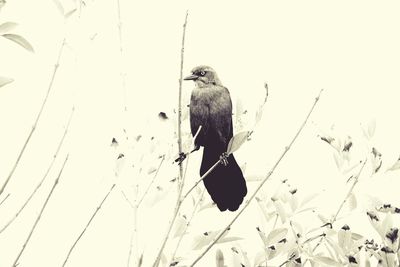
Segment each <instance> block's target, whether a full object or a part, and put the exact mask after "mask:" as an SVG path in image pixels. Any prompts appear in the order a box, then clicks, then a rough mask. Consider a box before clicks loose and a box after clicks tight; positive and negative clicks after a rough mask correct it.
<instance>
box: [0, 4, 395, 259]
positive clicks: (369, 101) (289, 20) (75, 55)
mask: <svg viewBox="0 0 400 267" xmlns="http://www.w3.org/2000/svg"><path fill="white" fill-rule="evenodd" d="M61 3H62V4H63V6H64V9H65V13H66V12H68V11H70V10H72V9H73V8H75V7H77V6H79V1H77V2H74V1H72V2H69V1H62V2H61ZM399 8H400V4H399V2H398V1H384V2H378V1H351V2H349V1H335V2H328V1H301V2H300V1H279V2H278V1H275V2H272V1H249V2H247V3H246V4H244V2H242V3H241V4H239V3H238V2H235V3H233V1H218V2H216V1H147V2H145V3H144V2H139V1H123V0H121V20H122V46H123V57H122V58H121V55H120V50H119V49H120V42H119V35H118V13H117V2H116V1H87V2H86V7H83V9H82V10H81V12H79V11H77V12H76V13H75V14H73V15H72V16H71V17H70V18H69V19H68V20H64V19H63V17H62V16H61V15H60V12H59V10H57V7H56V5H55V4H54V2H53V1H9V2H8V3H7V4H6V5H5V7H4V8H3V9H2V10H1V13H0V23H2V22H6V21H14V22H17V23H18V24H19V27H18V28H17V30H16V31H15V32H16V33H18V34H21V35H22V36H24V37H25V38H26V39H27V40H29V42H30V43H31V44H32V46H33V47H34V49H35V53H33V54H32V53H29V52H26V51H25V50H24V49H22V48H21V47H19V46H18V45H16V44H15V43H12V42H10V41H9V40H6V39H4V38H0V51H1V60H0V75H1V76H6V77H12V78H13V79H14V80H15V81H14V82H13V83H11V84H9V85H7V86H5V87H2V88H0V123H1V131H0V181H3V180H4V179H5V177H6V176H7V175H8V173H9V171H10V170H11V168H12V165H13V164H14V162H15V159H16V157H17V155H18V153H19V150H20V148H21V147H22V144H23V142H24V141H25V139H26V137H27V135H28V133H29V131H30V129H31V126H32V124H33V122H34V120H35V116H36V114H37V112H38V110H39V108H40V105H41V101H42V99H43V97H44V95H45V93H46V90H47V87H48V83H49V81H50V77H51V74H52V71H53V68H54V64H55V62H56V58H57V54H58V51H59V47H60V45H61V42H62V40H63V38H64V37H65V38H66V40H67V45H66V47H65V49H64V52H63V55H62V58H61V61H60V67H59V70H58V73H57V76H56V78H55V83H54V85H53V88H52V92H51V94H50V97H49V100H48V103H47V105H46V107H45V110H44V113H43V116H42V118H41V119H40V121H39V124H38V128H37V130H36V131H35V133H34V136H33V137H32V140H31V142H30V143H29V145H28V148H27V150H26V153H25V154H24V155H23V158H22V160H21V162H20V163H19V166H18V168H17V170H16V172H15V174H14V176H13V178H12V179H11V181H10V183H9V185H8V186H7V188H6V192H5V193H10V194H11V195H10V197H9V199H8V200H7V202H5V203H4V204H3V205H2V206H1V207H0V214H1V215H0V225H3V224H4V223H5V222H7V221H8V220H9V218H11V217H12V216H13V215H14V214H15V211H16V210H17V209H18V208H19V207H20V205H22V203H23V201H24V200H25V199H26V198H27V196H28V195H29V193H30V192H31V190H32V189H33V188H34V187H35V185H36V184H37V183H38V181H40V179H41V178H42V176H43V173H44V172H45V170H46V168H47V167H48V165H49V164H50V161H51V159H52V155H53V153H54V151H55V149H56V147H57V144H58V142H59V139H60V137H61V135H62V133H63V130H64V126H65V124H66V121H67V119H68V116H69V114H70V111H71V108H72V106H73V105H74V106H75V108H76V110H75V113H74V117H73V121H72V124H71V126H70V132H69V133H68V136H67V139H66V141H65V143H64V145H63V147H62V150H61V151H60V154H59V158H58V159H57V161H56V164H55V166H54V168H53V170H52V171H51V173H50V175H49V178H48V180H46V183H45V184H44V185H43V187H42V188H41V189H40V191H39V192H38V194H37V195H36V196H35V198H34V199H33V201H32V202H31V203H30V204H29V206H27V208H26V209H25V210H24V212H23V213H21V215H20V216H19V217H18V218H17V219H16V221H15V222H14V223H13V224H12V225H11V226H10V227H9V228H8V229H7V230H6V231H5V232H4V233H2V234H1V235H0V266H10V265H11V263H12V262H13V260H14V259H15V257H16V255H17V254H18V251H19V250H20V248H21V246H22V244H23V242H24V240H25V238H26V236H27V234H28V233H29V231H30V229H31V227H32V224H33V221H34V220H35V218H36V216H37V214H38V212H39V210H40V207H41V205H42V203H43V201H44V199H45V197H46V195H47V193H48V191H49V189H50V188H51V186H52V181H54V178H55V177H56V175H57V173H58V171H59V168H60V166H61V163H62V161H63V158H64V157H65V155H66V153H69V154H70V159H69V162H68V163H67V166H66V168H65V170H64V173H63V176H62V178H61V181H60V184H59V185H58V186H57V188H56V191H55V192H54V195H53V196H52V199H51V200H50V202H49V204H48V207H47V208H46V210H45V212H44V214H43V217H42V219H41V221H40V222H39V225H38V227H37V229H36V230H35V232H34V234H33V236H32V239H31V242H30V243H29V245H28V247H27V248H26V250H25V252H24V254H23V256H22V258H21V260H20V266H60V265H61V263H62V261H63V259H64V257H65V255H66V253H67V251H68V249H69V248H70V246H71V245H72V243H73V241H74V240H75V238H76V237H77V235H78V234H79V232H80V231H81V229H82V228H83V226H84V225H85V224H86V222H87V221H88V219H89V218H90V216H91V214H92V213H93V211H94V210H95V208H96V207H97V205H98V203H100V201H101V199H102V198H103V196H104V195H105V194H106V192H107V190H108V188H109V187H110V185H111V184H112V183H114V182H117V187H116V189H115V191H114V192H113V193H112V195H110V198H109V200H108V201H107V202H106V203H105V204H104V206H103V207H102V209H101V210H100V212H99V214H98V215H97V217H96V218H95V220H94V221H93V225H91V226H90V228H89V229H88V230H87V232H86V234H85V236H84V237H83V238H82V240H81V242H80V243H78V246H77V248H76V250H75V251H74V253H73V255H72V256H71V258H70V262H69V266H126V262H127V257H128V251H129V240H130V233H131V230H132V229H131V228H132V227H131V226H132V222H133V217H132V210H131V209H130V207H129V205H127V202H126V201H125V200H124V198H123V197H122V194H121V190H126V191H127V192H130V191H129V190H130V189H131V188H130V185H132V184H133V183H134V180H135V178H136V177H135V173H134V171H129V167H130V166H131V165H132V164H140V163H138V162H137V161H138V159H139V158H140V156H141V155H145V156H146V160H147V161H146V160H145V164H144V165H143V168H145V169H147V168H149V167H152V166H157V164H158V162H157V160H156V159H155V158H156V156H157V155H158V153H163V152H162V151H166V149H167V145H164V146H162V145H161V146H156V147H155V152H153V153H151V151H150V150H149V146H148V145H147V143H151V142H150V141H149V140H150V137H152V136H155V137H156V140H159V142H160V144H164V143H163V142H165V141H168V142H170V143H173V142H174V139H173V137H174V133H173V131H174V127H173V124H174V123H173V122H172V121H173V120H175V117H174V109H176V108H177V97H178V78H179V64H180V47H181V34H182V24H183V21H184V16H185V12H186V10H189V18H188V25H187V34H186V44H185V63H184V74H188V73H189V72H190V70H191V69H192V68H193V67H194V66H196V65H202V64H206V65H210V66H212V67H213V68H214V69H215V70H216V71H217V73H218V74H219V77H220V79H221V81H222V83H223V84H224V85H225V86H226V87H228V88H229V89H230V91H231V95H232V98H233V101H234V105H235V104H236V103H237V102H238V99H240V101H241V104H242V106H243V109H245V110H248V113H247V114H246V115H245V116H244V117H243V120H244V122H245V125H244V129H246V128H247V129H249V128H251V126H252V125H253V123H254V117H255V111H256V109H257V107H258V106H259V105H260V103H261V102H262V100H263V98H264V93H265V90H264V87H263V85H264V82H267V83H268V85H269V98H268V102H267V104H266V107H265V111H264V114H263V118H262V120H261V121H260V123H259V125H258V126H257V128H256V129H255V133H254V135H253V138H252V140H251V141H250V142H248V143H246V144H245V145H244V146H243V148H241V150H240V151H238V152H237V153H236V157H237V159H238V161H239V162H241V164H243V163H244V162H246V163H247V167H246V173H248V174H256V175H261V174H266V173H267V171H268V170H269V168H270V167H271V166H272V165H273V164H274V162H275V161H276V159H277V158H278V156H279V155H280V153H281V152H282V151H283V149H284V147H285V146H286V145H287V144H288V143H289V141H290V139H291V138H292V136H293V135H294V134H295V132H296V130H297V129H298V127H299V125H300V124H301V122H302V120H303V119H304V117H305V115H306V113H307V112H308V109H309V108H310V107H311V105H312V103H313V101H314V98H315V97H316V96H317V94H318V92H319V90H320V89H321V88H324V92H323V94H322V97H321V101H320V102H319V103H318V106H317V108H316V109H315V112H314V113H313V115H312V117H311V119H310V121H309V123H308V125H307V126H306V128H305V129H304V132H303V133H302V134H301V136H300V137H299V139H298V140H297V142H296V143H295V145H294V146H293V147H292V150H290V151H289V153H288V155H287V157H286V158H284V160H283V161H282V163H281V165H280V166H279V168H278V169H277V171H276V173H275V174H274V175H273V177H272V178H271V181H269V182H267V184H266V185H265V187H266V188H267V190H266V191H265V192H264V193H265V195H266V196H268V197H270V196H271V195H272V194H273V193H274V191H275V189H276V186H277V184H279V181H280V180H282V179H284V178H287V179H289V181H290V184H291V185H292V186H293V187H296V188H297V189H298V191H299V194H301V196H306V195H308V194H310V193H320V196H319V197H318V198H317V199H316V201H315V204H316V206H318V207H319V210H320V212H321V213H322V214H324V215H325V216H326V217H329V216H330V215H331V214H333V213H334V212H335V211H336V210H337V208H338V206H339V204H340V202H341V201H342V200H343V198H344V196H345V194H346V192H347V189H346V188H347V187H346V180H347V178H348V177H346V176H343V175H341V173H340V172H339V171H338V170H337V167H336V165H335V162H334V159H333V157H332V148H331V147H329V146H328V145H327V144H326V143H324V142H322V141H320V139H319V138H318V135H321V134H324V133H325V132H328V133H329V132H330V129H331V127H332V125H335V126H334V131H333V132H332V133H331V134H333V135H335V136H338V137H341V138H345V137H346V136H348V135H351V136H352V139H353V141H354V150H355V155H354V158H353V159H352V160H354V161H355V162H356V161H358V160H362V159H364V157H365V155H367V154H368V152H369V149H370V147H372V146H375V147H377V148H378V150H379V151H380V152H381V153H382V154H383V166H382V170H386V169H387V168H388V167H390V166H391V165H392V164H393V163H394V162H395V161H396V160H397V158H398V157H399V155H400V141H399V136H400V127H399V126H398V114H399V93H398V90H399V88H400V80H399V72H400V50H399V47H400V38H399V34H398V30H399V25H400V17H399V16H398V10H399ZM79 13H80V16H79ZM121 72H125V73H126V86H125V88H126V97H125V100H124V95H125V93H124V89H123V86H122V79H121V75H120V73H121ZM192 87H193V84H192V83H190V82H185V83H184V85H183V90H184V104H185V105H186V104H187V103H188V98H189V95H190V90H191V88H192ZM124 101H126V105H127V107H128V111H127V112H124V111H123V108H124ZM160 111H163V112H166V114H167V115H168V116H169V117H170V120H169V121H168V122H165V123H163V122H160V121H159V119H158V117H157V115H158V113H159V112H160ZM186 111H187V110H186V109H185V110H184V113H185V112H186ZM371 121H375V122H376V132H375V136H374V137H373V138H372V139H371V140H370V143H369V144H366V141H365V138H364V137H363V134H362V127H363V126H365V125H368V124H369V123H370V122H371ZM183 124H184V127H185V131H186V130H187V129H188V128H187V127H188V124H189V122H188V120H187V119H186V120H184V122H183ZM124 128H125V129H126V130H127V132H128V135H129V138H130V141H129V142H127V143H126V142H123V139H124V133H123V129H124ZM139 134H140V135H142V136H143V137H142V138H143V143H144V144H143V145H141V146H139V145H138V146H137V147H133V148H132V147H131V144H132V142H133V141H132V140H133V139H134V137H136V136H137V135H139ZM113 137H115V138H117V140H118V141H119V142H120V147H119V148H117V151H114V149H113V148H111V147H110V144H111V140H112V138H113ZM146 142H147V143H146ZM366 147H368V149H367V148H366ZM174 149H176V148H174ZM118 153H124V154H126V160H125V162H124V167H122V168H119V167H118V168H117V169H118V171H120V170H122V171H121V173H120V174H119V176H118V177H116V176H115V175H114V172H115V164H116V160H115V158H116V155H118ZM168 153H170V155H169V156H170V158H168V159H167V160H166V162H165V165H164V166H165V168H163V169H161V171H160V174H159V177H158V178H157V179H158V180H157V182H156V184H157V185H161V186H163V187H165V186H168V184H169V180H171V179H172V178H174V175H177V167H176V166H173V165H171V164H170V162H171V161H172V160H173V157H174V156H175V155H176V153H177V152H176V150H174V151H172V152H171V151H169V152H168ZM198 154H199V153H198ZM190 162H191V163H190V165H189V171H188V181H187V184H192V183H193V181H194V180H195V179H197V178H198V176H197V175H198V171H197V170H198V168H199V164H200V155H195V156H193V157H192V158H191V159H190ZM145 173H146V172H145ZM370 173H371V167H370V165H367V168H366V169H365V173H364V174H363V175H362V177H361V178H360V179H361V181H360V183H359V185H357V187H356V189H355V193H356V195H357V197H359V199H358V200H359V206H358V208H357V210H356V211H355V212H353V213H352V214H353V215H352V216H348V217H346V218H344V219H341V220H340V221H339V223H338V225H339V226H340V225H341V224H344V223H348V224H349V225H350V226H351V227H352V229H357V230H358V232H362V233H364V234H366V235H370V236H373V235H374V234H373V230H372V228H371V227H369V225H368V220H367V218H366V216H365V210H366V209H369V208H371V207H370V206H369V205H370V204H369V202H368V197H367V196H368V195H370V196H375V197H377V198H379V199H380V200H381V201H382V202H385V203H392V204H394V205H397V206H398V205H400V203H399V202H400V201H399V198H398V188H399V185H400V182H399V172H398V171H397V172H396V171H394V172H388V173H384V172H382V173H378V174H377V175H374V176H372V177H370ZM142 178H143V177H142ZM146 178H148V179H150V178H151V176H149V177H144V178H143V179H146ZM127 188H128V189H127ZM253 188H254V183H251V185H249V190H250V192H251V189H253ZM153 189H154V188H153ZM174 192H175V191H174V190H172V191H171V192H170V194H168V196H166V198H165V199H164V201H162V202H158V203H157V204H155V206H150V205H145V206H144V207H143V208H142V209H141V211H140V216H139V218H138V219H139V222H138V223H139V226H138V227H139V232H140V238H139V239H140V247H139V248H138V250H139V251H141V250H144V251H145V256H144V265H143V266H148V265H150V263H151V261H152V259H153V258H154V254H155V253H156V251H157V248H158V247H159V246H160V244H161V237H162V236H163V235H164V234H165V231H166V226H167V224H168V220H169V219H170V218H171V215H172V212H173V201H174V198H175V195H176V193H174ZM149 194H150V195H151V193H149ZM148 202H149V201H148ZM344 215H345V213H344ZM231 217H232V214H229V213H226V212H225V213H220V212H219V211H217V210H216V209H215V208H214V209H212V210H208V211H206V212H203V213H199V214H198V216H197V217H196V218H195V220H194V222H193V224H194V226H193V228H192V235H191V236H193V235H197V234H201V233H203V232H205V231H209V230H217V229H221V228H222V227H223V226H224V225H226V223H227V222H228V220H229V218H231ZM309 217H310V218H309V219H310V222H311V221H313V219H312V218H311V217H315V215H313V214H309ZM261 223H262V222H261V219H260V213H259V211H258V209H257V206H256V205H254V206H253V205H251V206H250V208H249V210H248V211H247V212H245V213H244V214H243V216H242V217H241V218H240V219H239V220H238V221H237V223H236V224H235V227H236V229H235V231H237V232H235V233H237V235H240V236H242V237H244V238H246V241H244V242H243V243H241V246H242V248H243V249H244V250H246V251H248V253H249V256H251V255H253V254H254V253H255V252H256V251H258V250H260V248H261V242H260V240H258V239H257V238H258V237H257V236H256V232H255V227H256V226H257V225H259V224H261ZM302 223H303V224H304V225H306V224H307V222H306V221H302ZM314 223H315V225H314V226H318V223H320V222H318V221H317V222H314ZM266 230H268V229H266ZM357 230H354V231H357ZM189 239H190V238H189ZM185 242H189V243H190V240H187V241H185ZM167 247H168V246H167ZM223 248H224V249H225V250H224V251H226V253H227V254H228V256H227V258H228V259H229V255H230V253H229V246H226V247H223ZM169 250H170V248H167V251H169ZM186 251H190V247H187V246H183V249H182V250H181V252H180V253H179V254H180V255H182V256H183V255H184V254H185V253H186ZM200 251H201V250H200ZM200 251H194V252H191V254H190V255H189V254H188V257H189V258H190V257H194V256H196V255H198V254H199V253H200ZM213 258H214V251H211V252H210V253H209V254H208V256H207V257H206V259H205V260H204V261H202V262H200V264H199V266H210V265H208V263H207V262H210V261H211V262H213V261H214V260H213ZM191 259H193V258H191ZM202 264H203V265H202ZM228 265H229V262H228Z"/></svg>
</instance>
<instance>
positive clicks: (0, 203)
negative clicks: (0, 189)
mask: <svg viewBox="0 0 400 267" xmlns="http://www.w3.org/2000/svg"><path fill="white" fill-rule="evenodd" d="M9 196H10V193H8V194H7V196H6V197H5V198H4V199H3V200H2V201H1V202H0V206H1V205H2V204H3V203H4V202H5V201H6V200H7V198H8V197H9Z"/></svg>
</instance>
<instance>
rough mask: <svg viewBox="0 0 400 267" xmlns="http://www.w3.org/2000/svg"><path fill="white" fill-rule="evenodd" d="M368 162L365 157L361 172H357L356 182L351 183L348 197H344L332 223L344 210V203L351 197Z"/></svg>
mask: <svg viewBox="0 0 400 267" xmlns="http://www.w3.org/2000/svg"><path fill="white" fill-rule="evenodd" d="M366 163H367V159H365V160H364V162H363V164H362V165H361V168H360V170H359V172H358V173H357V176H356V177H355V179H354V182H353V184H352V185H351V187H350V189H349V191H348V192H347V195H346V197H345V198H344V199H343V201H342V203H341V204H340V206H339V208H338V210H337V211H336V214H335V216H334V217H333V219H332V221H331V223H332V224H333V223H334V222H335V221H336V219H337V216H338V215H339V213H340V211H341V210H342V208H343V205H344V203H346V201H347V199H348V198H349V197H350V195H351V193H352V192H353V189H354V187H355V186H356V184H357V183H358V178H359V177H360V175H361V172H362V170H363V169H364V166H365V164H366Z"/></svg>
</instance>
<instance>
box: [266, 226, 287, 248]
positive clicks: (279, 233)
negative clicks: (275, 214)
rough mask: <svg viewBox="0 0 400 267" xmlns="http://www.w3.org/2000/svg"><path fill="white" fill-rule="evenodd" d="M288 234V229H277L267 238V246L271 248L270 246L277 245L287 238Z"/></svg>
mask: <svg viewBox="0 0 400 267" xmlns="http://www.w3.org/2000/svg"><path fill="white" fill-rule="evenodd" d="M287 232H288V229H287V228H277V229H275V230H273V231H272V232H270V233H269V234H268V236H267V240H266V243H267V245H268V246H269V245H273V244H276V243H277V242H278V241H280V240H282V239H283V238H285V237H286V234H287Z"/></svg>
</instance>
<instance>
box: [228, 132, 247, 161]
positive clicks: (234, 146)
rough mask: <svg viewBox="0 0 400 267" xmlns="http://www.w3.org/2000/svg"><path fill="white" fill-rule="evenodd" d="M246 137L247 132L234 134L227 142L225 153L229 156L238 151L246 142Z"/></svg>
mask: <svg viewBox="0 0 400 267" xmlns="http://www.w3.org/2000/svg"><path fill="white" fill-rule="evenodd" d="M248 136H249V131H244V132H240V133H237V134H235V135H234V136H233V137H232V138H231V140H230V141H229V144H228V149H227V151H226V153H227V154H228V155H230V154H232V153H233V152H235V151H236V150H238V149H239V148H240V147H241V146H242V144H243V143H244V142H245V141H246V140H247V137H248Z"/></svg>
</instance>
